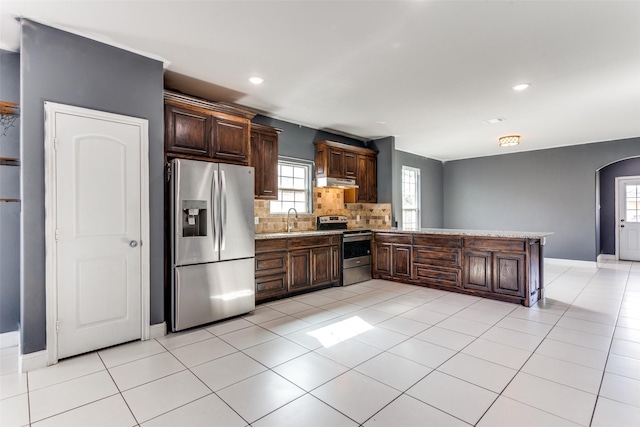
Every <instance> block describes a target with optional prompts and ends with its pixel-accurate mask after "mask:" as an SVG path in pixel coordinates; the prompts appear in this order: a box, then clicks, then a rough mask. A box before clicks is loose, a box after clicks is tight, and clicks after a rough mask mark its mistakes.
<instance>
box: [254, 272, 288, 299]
mask: <svg viewBox="0 0 640 427" xmlns="http://www.w3.org/2000/svg"><path fill="white" fill-rule="evenodd" d="M286 292H287V275H286V274H278V275H273V276H265V277H256V301H260V300H264V299H267V298H273V297H277V296H281V295H284V294H285V293H286Z"/></svg>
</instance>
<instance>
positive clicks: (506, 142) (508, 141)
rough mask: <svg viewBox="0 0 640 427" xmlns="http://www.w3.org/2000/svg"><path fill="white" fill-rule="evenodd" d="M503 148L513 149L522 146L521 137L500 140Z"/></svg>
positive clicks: (512, 136)
mask: <svg viewBox="0 0 640 427" xmlns="http://www.w3.org/2000/svg"><path fill="white" fill-rule="evenodd" d="M498 141H499V142H500V146H501V147H512V146H514V145H518V144H520V135H507V136H501V137H500V138H498Z"/></svg>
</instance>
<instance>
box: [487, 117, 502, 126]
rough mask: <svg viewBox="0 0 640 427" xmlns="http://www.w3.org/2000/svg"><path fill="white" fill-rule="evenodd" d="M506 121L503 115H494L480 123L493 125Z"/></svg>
mask: <svg viewBox="0 0 640 427" xmlns="http://www.w3.org/2000/svg"><path fill="white" fill-rule="evenodd" d="M505 121H507V119H505V118H504V117H496V118H495V119H489V120H483V121H482V123H485V124H487V125H495V124H496V123H502V122H505Z"/></svg>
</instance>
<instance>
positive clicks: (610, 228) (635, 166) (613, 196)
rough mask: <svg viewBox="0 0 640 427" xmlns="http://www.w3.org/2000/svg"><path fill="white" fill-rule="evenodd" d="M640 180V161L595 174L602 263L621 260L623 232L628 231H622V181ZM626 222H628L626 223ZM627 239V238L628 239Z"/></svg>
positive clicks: (608, 167) (617, 164)
mask: <svg viewBox="0 0 640 427" xmlns="http://www.w3.org/2000/svg"><path fill="white" fill-rule="evenodd" d="M633 177H640V157H631V158H626V159H620V160H618V161H615V162H612V163H609V164H608V165H605V166H603V167H602V168H600V169H598V170H597V171H596V195H595V196H596V224H595V226H596V242H597V247H596V250H597V255H598V257H599V259H602V258H604V259H607V258H608V259H616V260H617V259H621V257H620V252H619V240H620V232H621V231H622V232H625V231H629V230H630V229H628V230H625V229H627V226H626V225H625V227H620V225H621V224H622V223H621V221H620V219H624V217H622V218H621V217H620V215H619V214H620V212H619V211H620V206H619V204H620V200H619V197H618V193H619V191H620V188H619V183H618V182H617V181H620V179H622V178H633ZM624 222H626V221H624ZM625 237H628V235H627V236H625Z"/></svg>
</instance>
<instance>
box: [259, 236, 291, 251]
mask: <svg viewBox="0 0 640 427" xmlns="http://www.w3.org/2000/svg"><path fill="white" fill-rule="evenodd" d="M278 250H282V251H286V250H287V239H261V240H256V253H259V252H269V251H278Z"/></svg>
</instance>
